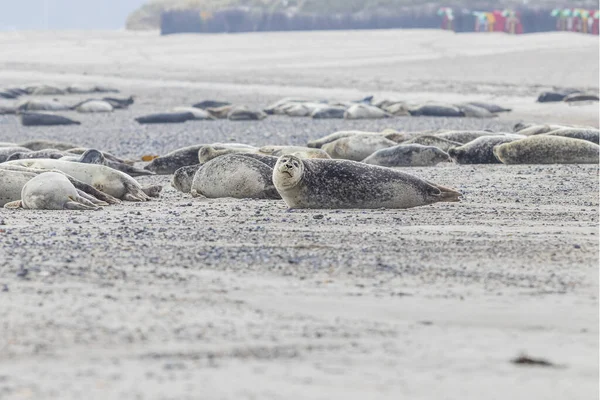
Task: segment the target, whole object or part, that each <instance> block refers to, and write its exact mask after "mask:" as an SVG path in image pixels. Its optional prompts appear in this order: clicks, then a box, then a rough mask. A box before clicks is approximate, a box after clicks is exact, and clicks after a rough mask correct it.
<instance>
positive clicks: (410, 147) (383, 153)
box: [362, 144, 450, 167]
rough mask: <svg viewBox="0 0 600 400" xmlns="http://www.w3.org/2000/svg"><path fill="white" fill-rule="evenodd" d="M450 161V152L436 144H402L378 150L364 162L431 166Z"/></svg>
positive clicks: (383, 164) (399, 165) (390, 165)
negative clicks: (435, 145)
mask: <svg viewBox="0 0 600 400" xmlns="http://www.w3.org/2000/svg"><path fill="white" fill-rule="evenodd" d="M448 161H450V157H449V156H448V154H447V153H446V152H444V151H442V150H440V149H438V148H437V147H434V146H423V145H420V144H400V145H397V146H393V147H389V148H387V149H381V150H377V151H376V152H375V153H373V154H371V155H370V156H369V157H367V158H365V159H364V160H363V161H362V162H364V163H365V164H371V165H379V166H382V167H429V166H432V165H436V164H438V163H441V162H448Z"/></svg>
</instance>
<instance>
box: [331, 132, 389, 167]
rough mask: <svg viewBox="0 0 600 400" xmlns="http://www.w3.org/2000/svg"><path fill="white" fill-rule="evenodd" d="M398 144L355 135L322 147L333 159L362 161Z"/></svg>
mask: <svg viewBox="0 0 600 400" xmlns="http://www.w3.org/2000/svg"><path fill="white" fill-rule="evenodd" d="M396 144H397V143H396V142H394V141H393V140H389V139H386V138H385V137H383V136H376V135H354V136H349V137H345V138H341V139H337V140H334V141H333V142H331V143H327V144H325V145H323V147H321V148H322V149H323V150H325V152H326V153H327V154H329V156H330V157H331V158H338V159H344V160H352V161H362V160H364V159H365V158H367V157H369V156H370V155H371V154H373V153H374V152H376V151H377V150H381V149H386V148H388V147H392V146H395V145H396Z"/></svg>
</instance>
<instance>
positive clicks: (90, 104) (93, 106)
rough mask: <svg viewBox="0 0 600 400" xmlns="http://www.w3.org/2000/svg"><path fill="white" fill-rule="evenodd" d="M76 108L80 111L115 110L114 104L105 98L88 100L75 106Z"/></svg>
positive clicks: (98, 111) (101, 111)
mask: <svg viewBox="0 0 600 400" xmlns="http://www.w3.org/2000/svg"><path fill="white" fill-rule="evenodd" d="M75 110H76V111H77V112H80V113H84V114H89V113H108V112H113V110H114V108H113V106H112V104H110V103H109V102H108V101H104V100H86V101H84V102H82V103H79V104H78V105H77V106H75Z"/></svg>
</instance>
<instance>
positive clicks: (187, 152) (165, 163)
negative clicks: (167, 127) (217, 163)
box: [144, 144, 205, 175]
mask: <svg viewBox="0 0 600 400" xmlns="http://www.w3.org/2000/svg"><path fill="white" fill-rule="evenodd" d="M202 146H205V145H204V144H197V145H194V146H188V147H183V148H180V149H177V150H173V151H172V152H170V153H167V154H165V155H164V156H161V157H158V158H155V159H154V160H152V161H150V163H149V164H148V165H146V166H145V167H144V169H145V170H148V171H152V172H155V173H157V174H158V175H170V174H172V173H174V172H175V171H177V170H178V169H179V168H181V167H186V166H188V165H195V164H198V163H199V161H198V150H200V148H201V147H202Z"/></svg>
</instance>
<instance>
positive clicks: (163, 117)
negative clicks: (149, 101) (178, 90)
mask: <svg viewBox="0 0 600 400" xmlns="http://www.w3.org/2000/svg"><path fill="white" fill-rule="evenodd" d="M192 119H194V114H192V113H191V112H170V113H158V114H149V115H144V116H142V117H138V118H136V119H135V120H136V121H137V122H138V123H139V124H181V123H183V122H186V121H189V120H192Z"/></svg>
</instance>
